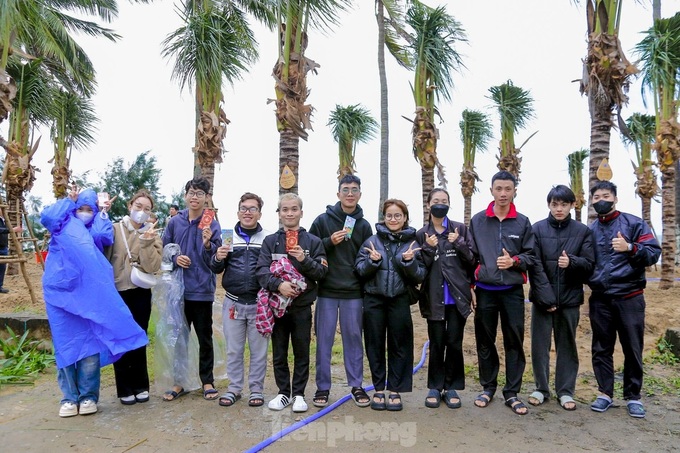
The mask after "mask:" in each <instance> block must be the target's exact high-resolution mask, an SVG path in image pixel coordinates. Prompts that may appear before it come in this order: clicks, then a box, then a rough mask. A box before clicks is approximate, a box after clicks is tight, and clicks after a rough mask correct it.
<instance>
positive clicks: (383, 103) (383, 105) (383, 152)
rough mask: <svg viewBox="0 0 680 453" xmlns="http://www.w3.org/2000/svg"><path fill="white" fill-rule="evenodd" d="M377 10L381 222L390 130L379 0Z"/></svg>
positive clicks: (386, 191)
mask: <svg viewBox="0 0 680 453" xmlns="http://www.w3.org/2000/svg"><path fill="white" fill-rule="evenodd" d="M376 8H377V10H378V16H377V20H378V74H379V76H380V204H378V220H379V221H381V220H382V206H383V204H384V203H385V200H387V197H388V196H389V190H390V187H389V184H390V182H389V175H390V160H389V156H390V129H389V112H388V95H387V71H386V70H385V22H384V21H385V12H384V10H383V4H382V1H381V0H378V3H377V5H376Z"/></svg>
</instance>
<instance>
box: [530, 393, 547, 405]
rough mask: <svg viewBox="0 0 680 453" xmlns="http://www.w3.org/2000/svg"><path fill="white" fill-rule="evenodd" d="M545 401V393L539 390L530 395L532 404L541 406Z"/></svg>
mask: <svg viewBox="0 0 680 453" xmlns="http://www.w3.org/2000/svg"><path fill="white" fill-rule="evenodd" d="M544 401H545V395H544V394H543V393H541V392H539V391H538V390H536V391H535V392H534V393H532V394H531V395H529V404H531V405H532V406H540V405H541V404H543V402H544Z"/></svg>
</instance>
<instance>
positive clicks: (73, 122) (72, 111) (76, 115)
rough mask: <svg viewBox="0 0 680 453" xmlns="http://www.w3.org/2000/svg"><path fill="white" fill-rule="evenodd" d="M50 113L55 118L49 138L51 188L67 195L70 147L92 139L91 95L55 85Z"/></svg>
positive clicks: (83, 145) (94, 120)
mask: <svg viewBox="0 0 680 453" xmlns="http://www.w3.org/2000/svg"><path fill="white" fill-rule="evenodd" d="M52 91H53V93H52V94H51V97H52V101H53V102H52V104H51V106H50V107H51V109H52V112H51V114H50V116H51V117H52V118H53V119H54V120H53V122H52V125H51V128H50V138H51V139H52V143H54V157H53V159H52V160H53V162H54V166H53V167H52V191H53V192H54V196H55V198H58V199H59V198H64V197H65V196H66V195H67V192H68V187H69V180H70V178H71V170H70V168H69V163H70V161H71V151H72V150H73V148H76V149H80V150H82V149H85V148H86V147H87V146H88V145H91V144H93V143H94V142H95V139H94V135H93V134H94V130H95V127H96V126H95V124H96V123H97V122H98V119H97V117H96V115H95V113H94V106H93V105H92V102H91V100H90V98H88V97H85V96H80V95H78V94H76V93H73V92H71V91H67V90H64V89H63V88H54V89H53V90H52Z"/></svg>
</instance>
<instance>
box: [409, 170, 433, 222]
mask: <svg viewBox="0 0 680 453" xmlns="http://www.w3.org/2000/svg"><path fill="white" fill-rule="evenodd" d="M420 174H421V181H422V192H423V225H425V224H427V222H428V221H429V219H430V209H429V207H428V206H427V197H428V195H429V194H430V192H432V189H434V168H426V167H424V166H422V165H421V166H420ZM411 219H413V217H411Z"/></svg>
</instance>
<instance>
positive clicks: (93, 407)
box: [79, 400, 97, 415]
mask: <svg viewBox="0 0 680 453" xmlns="http://www.w3.org/2000/svg"><path fill="white" fill-rule="evenodd" d="M79 412H80V415H89V414H94V413H95V412H97V403H95V402H94V401H92V400H83V402H82V403H80V411H79Z"/></svg>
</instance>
